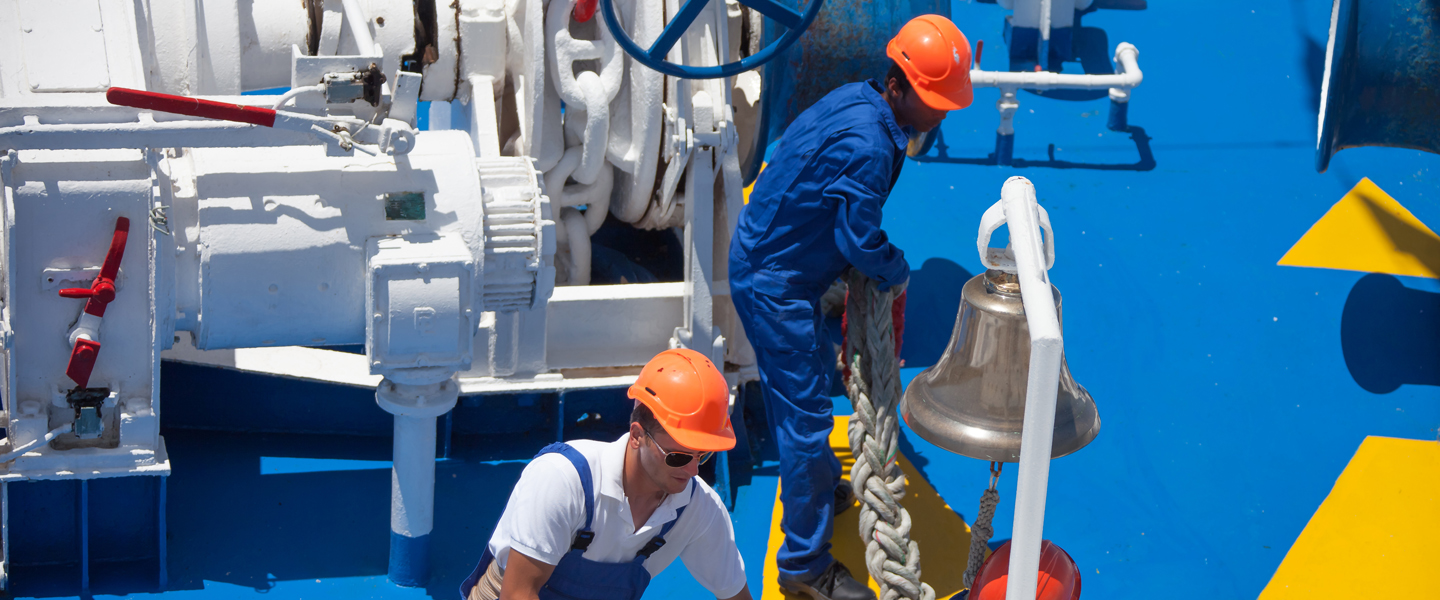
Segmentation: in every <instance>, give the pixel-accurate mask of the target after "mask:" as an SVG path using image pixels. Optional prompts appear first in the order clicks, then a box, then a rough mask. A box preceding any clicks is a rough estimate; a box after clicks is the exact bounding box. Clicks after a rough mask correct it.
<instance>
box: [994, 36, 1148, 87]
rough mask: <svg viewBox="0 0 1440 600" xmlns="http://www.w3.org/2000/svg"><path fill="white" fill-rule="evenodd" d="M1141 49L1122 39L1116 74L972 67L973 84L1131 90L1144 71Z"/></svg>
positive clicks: (1117, 50) (1116, 55) (1118, 52)
mask: <svg viewBox="0 0 1440 600" xmlns="http://www.w3.org/2000/svg"><path fill="white" fill-rule="evenodd" d="M1139 55H1140V50H1139V49H1137V48H1136V47H1135V46H1134V44H1131V43H1130V42H1120V45H1119V46H1116V47H1115V62H1116V64H1118V65H1119V67H1120V68H1119V72H1118V73H1116V74H1114V75H1080V74H1071V73H1052V72H1050V71H1034V72H1032V71H1022V72H1018V73H1012V72H1009V71H982V70H980V69H971V70H970V84H971V85H972V86H974V87H977V88H981V87H998V88H1001V89H1017V88H1024V89H1027V90H1054V89H1074V90H1098V89H1106V88H1110V89H1122V90H1129V89H1131V88H1134V87H1136V86H1139V85H1140V81H1141V79H1143V78H1144V75H1143V74H1142V73H1141V72H1140V63H1139V60H1138V57H1139Z"/></svg>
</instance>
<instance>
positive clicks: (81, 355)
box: [65, 340, 100, 388]
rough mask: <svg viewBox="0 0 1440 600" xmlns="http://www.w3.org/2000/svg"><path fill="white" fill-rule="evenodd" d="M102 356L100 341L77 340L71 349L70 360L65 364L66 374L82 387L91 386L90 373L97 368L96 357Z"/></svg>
mask: <svg viewBox="0 0 1440 600" xmlns="http://www.w3.org/2000/svg"><path fill="white" fill-rule="evenodd" d="M99 357H100V342H92V341H90V340H75V348H74V349H73V350H71V351H70V362H69V364H67V365H65V375H66V376H68V377H69V378H70V380H71V381H74V382H75V384H76V385H78V386H80V387H82V388H83V387H89V386H90V373H91V372H93V371H94V370H95V359H96V358H99Z"/></svg>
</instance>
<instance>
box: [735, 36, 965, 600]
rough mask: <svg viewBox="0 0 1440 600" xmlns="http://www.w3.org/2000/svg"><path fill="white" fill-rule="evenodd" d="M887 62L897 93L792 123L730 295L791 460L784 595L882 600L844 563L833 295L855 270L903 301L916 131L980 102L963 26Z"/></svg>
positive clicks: (831, 102)
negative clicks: (837, 536)
mask: <svg viewBox="0 0 1440 600" xmlns="http://www.w3.org/2000/svg"><path fill="white" fill-rule="evenodd" d="M886 54H887V55H888V56H889V57H890V58H891V60H892V61H893V63H892V65H891V67H890V70H889V73H888V74H887V75H886V77H885V82H884V84H883V85H882V84H880V83H878V82H876V81H874V80H870V81H865V82H862V83H851V84H847V85H844V86H841V87H840V88H838V89H836V90H835V91H833V92H830V94H828V95H826V96H825V97H824V98H822V99H821V100H820V101H819V102H816V103H815V105H813V106H811V107H810V108H809V109H807V110H805V112H803V113H801V114H800V116H799V117H798V118H796V119H795V122H794V123H791V124H790V126H789V128H787V129H786V131H785V134H784V136H783V137H782V138H781V139H780V145H779V146H778V147H777V148H776V149H775V151H774V153H773V154H772V156H771V160H770V161H769V163H768V164H767V165H766V167H765V170H764V171H763V172H762V173H761V174H760V177H759V179H758V180H757V181H756V182H755V187H754V190H753V191H752V192H751V195H750V199H749V204H747V205H746V207H745V210H744V212H743V213H742V214H741V216H740V222H739V227H738V228H737V230H736V232H735V235H734V238H733V239H732V241H731V244H730V293H731V295H732V298H733V300H734V303H735V309H736V311H737V312H738V313H739V316H740V320H741V322H742V323H743V324H744V327H745V333H746V335H747V336H748V337H749V338H750V343H751V344H752V345H753V346H754V347H755V355H756V359H757V361H758V363H759V370H760V386H761V388H763V390H764V396H765V405H766V412H767V415H768V417H769V421H770V429H771V434H772V435H773V436H774V439H775V440H776V442H777V445H778V446H779V449H780V502H781V504H782V505H783V508H784V518H783V519H782V521H781V527H782V529H784V531H785V542H784V544H783V545H782V546H781V547H780V550H779V553H778V555H777V556H776V560H777V562H778V563H779V565H778V566H779V571H780V582H779V583H780V585H781V586H782V587H784V588H785V589H788V590H791V591H795V592H801V593H805V594H808V595H810V596H811V597H813V598H815V600H874V598H875V594H874V593H873V592H871V591H870V589H869V587H868V586H866V585H865V584H863V583H861V582H859V581H856V580H855V578H854V577H853V576H852V575H851V574H850V572H849V570H848V569H847V568H846V567H845V566H844V565H842V564H840V563H839V562H838V561H836V560H835V558H834V557H833V556H831V555H830V535H831V533H832V531H833V529H834V517H835V513H836V512H839V511H843V510H845V509H847V508H849V507H850V506H851V505H853V504H854V502H855V500H854V493H853V491H852V490H851V489H850V486H849V484H848V483H846V482H843V481H842V480H841V478H840V476H841V473H840V462H839V460H837V459H836V457H835V453H834V452H833V451H832V450H831V449H830V442H829V438H830V430H831V429H832V427H833V426H834V418H833V417H832V415H831V409H832V406H831V400H830V397H829V391H828V390H829V389H830V383H831V378H832V377H834V375H835V364H836V355H835V350H834V348H833V346H832V344H831V342H830V340H829V339H828V335H827V333H826V331H825V329H824V325H823V320H822V319H823V317H822V314H821V311H820V297H821V295H822V294H824V292H825V291H826V290H827V289H828V288H829V287H830V285H831V283H832V282H834V281H835V280H836V278H838V277H839V276H840V274H841V272H842V271H843V270H844V269H846V268H847V267H854V268H856V269H859V270H860V272H861V273H864V274H865V275H866V276H867V277H869V278H870V279H872V280H874V281H875V282H876V283H877V284H878V285H879V287H880V289H881V290H882V291H886V290H890V291H894V292H895V293H896V294H897V295H898V294H899V292H900V290H903V286H904V285H905V283H906V281H907V280H908V279H909V277H910V267H909V265H907V264H906V262H905V255H904V253H903V252H901V251H900V249H899V248H896V247H895V245H894V244H891V243H890V240H889V238H888V237H887V236H886V235H885V232H884V231H883V230H882V229H881V228H880V217H881V208H882V207H883V206H884V204H885V200H886V198H887V197H888V196H889V194H890V190H891V189H893V188H894V186H895V181H896V180H897V179H898V178H899V177H900V168H901V167H902V166H903V165H904V162H905V147H906V145H907V143H908V142H909V137H910V134H911V132H926V131H929V130H931V129H934V128H935V127H937V126H939V125H940V122H941V121H942V120H944V118H945V114H946V113H947V112H948V111H951V110H957V109H961V108H965V107H966V106H969V104H970V101H971V86H970V43H969V41H967V40H966V39H965V35H964V34H962V33H961V32H960V30H959V28H957V27H956V26H955V24H954V23H952V22H950V20H949V19H946V18H944V17H940V16H937V15H923V16H920V17H916V18H915V19H913V20H911V21H910V22H909V23H907V24H906V25H905V26H904V27H903V28H901V30H900V32H899V33H898V34H897V35H896V36H895V38H894V39H893V40H891V41H890V43H889V45H888V46H887V47H886Z"/></svg>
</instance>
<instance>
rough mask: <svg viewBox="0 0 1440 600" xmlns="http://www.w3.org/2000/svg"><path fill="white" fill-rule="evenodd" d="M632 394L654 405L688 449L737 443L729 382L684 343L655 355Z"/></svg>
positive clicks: (658, 416)
mask: <svg viewBox="0 0 1440 600" xmlns="http://www.w3.org/2000/svg"><path fill="white" fill-rule="evenodd" d="M629 395H630V397H631V398H632V399H635V400H639V401H640V402H641V403H642V404H644V405H645V406H648V407H650V412H653V413H655V420H657V421H659V422H660V426H661V427H664V428H665V432H666V433H668V434H670V437H672V438H674V439H675V441H676V442H677V443H679V444H680V445H682V446H685V447H686V448H689V449H691V450H700V451H704V452H721V451H724V450H729V449H731V448H734V447H735V430H734V429H733V428H731V426H730V384H728V383H726V382H725V376H724V375H721V374H720V369H717V368H715V364H714V363H712V362H710V359H709V358H706V357H705V355H704V354H701V353H699V352H696V351H694V350H690V349H686V348H680V349H676V350H666V351H664V352H661V353H660V354H657V355H655V358H652V359H650V362H648V363H646V364H645V368H644V369H642V370H641V371H640V377H639V378H638V379H636V380H635V385H632V386H630V394H629Z"/></svg>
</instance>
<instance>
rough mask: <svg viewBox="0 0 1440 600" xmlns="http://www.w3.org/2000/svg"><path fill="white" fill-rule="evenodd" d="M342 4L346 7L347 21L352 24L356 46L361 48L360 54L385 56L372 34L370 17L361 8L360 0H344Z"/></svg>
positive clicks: (351, 28)
mask: <svg viewBox="0 0 1440 600" xmlns="http://www.w3.org/2000/svg"><path fill="white" fill-rule="evenodd" d="M341 5H342V6H343V7H344V8H345V22H346V23H348V24H349V25H350V34H351V35H353V36H355V47H356V48H357V49H359V51H360V55H361V56H366V55H371V54H373V55H376V56H384V55H385V52H384V51H383V50H381V49H380V47H379V46H377V45H376V44H375V37H374V36H372V35H370V19H369V18H368V17H366V15H365V11H364V10H361V8H360V0H342V2H341Z"/></svg>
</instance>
